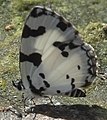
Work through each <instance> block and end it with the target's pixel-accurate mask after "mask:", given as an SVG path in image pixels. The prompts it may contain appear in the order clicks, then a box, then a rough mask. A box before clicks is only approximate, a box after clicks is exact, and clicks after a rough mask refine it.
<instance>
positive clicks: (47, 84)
mask: <svg viewBox="0 0 107 120" xmlns="http://www.w3.org/2000/svg"><path fill="white" fill-rule="evenodd" d="M43 82H44V84H45V86H46V87H47V88H49V87H50V84H49V83H48V82H47V81H45V80H44V81H43Z"/></svg>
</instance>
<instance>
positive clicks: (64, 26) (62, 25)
mask: <svg viewBox="0 0 107 120" xmlns="http://www.w3.org/2000/svg"><path fill="white" fill-rule="evenodd" d="M59 20H60V21H59V23H58V24H57V27H58V28H60V29H61V30H62V31H63V32H64V31H65V30H66V29H67V28H68V27H71V26H72V25H71V23H69V22H66V21H65V20H64V18H63V17H61V16H59Z"/></svg>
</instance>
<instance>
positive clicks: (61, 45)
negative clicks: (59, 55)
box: [53, 41, 68, 51]
mask: <svg viewBox="0 0 107 120" xmlns="http://www.w3.org/2000/svg"><path fill="white" fill-rule="evenodd" d="M67 45H68V43H63V42H59V41H56V42H54V43H53V46H54V47H57V48H59V49H60V50H61V51H63V50H64V49H65V47H66V46H67Z"/></svg>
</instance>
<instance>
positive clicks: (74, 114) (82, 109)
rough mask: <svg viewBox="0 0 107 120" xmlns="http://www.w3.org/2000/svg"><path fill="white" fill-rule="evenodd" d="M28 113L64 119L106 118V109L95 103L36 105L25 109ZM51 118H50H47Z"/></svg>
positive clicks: (98, 119)
mask: <svg viewBox="0 0 107 120" xmlns="http://www.w3.org/2000/svg"><path fill="white" fill-rule="evenodd" d="M27 112H28V113H36V115H38V114H42V115H44V116H48V117H51V118H54V119H65V120H107V109H104V108H102V107H99V106H97V105H93V106H88V105H81V104H78V105H57V106H52V105H47V104H42V105H36V106H35V107H31V108H30V109H28V110H27ZM49 120H51V119H49Z"/></svg>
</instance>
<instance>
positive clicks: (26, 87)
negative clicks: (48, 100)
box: [13, 6, 97, 98]
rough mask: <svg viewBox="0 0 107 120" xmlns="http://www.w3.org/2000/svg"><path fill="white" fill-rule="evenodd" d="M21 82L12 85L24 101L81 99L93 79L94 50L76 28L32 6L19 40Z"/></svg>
mask: <svg viewBox="0 0 107 120" xmlns="http://www.w3.org/2000/svg"><path fill="white" fill-rule="evenodd" d="M19 60H20V72H21V81H19V82H18V83H17V84H15V83H14V82H13V85H14V86H15V87H17V88H18V89H19V90H23V91H24V92H25V93H27V95H28V97H31V98H33V97H36V96H46V95H52V96H53V95H58V96H69V97H85V96H86V92H85V90H84V88H85V87H87V86H89V85H91V83H92V82H93V81H94V80H95V78H96V76H97V56H96V54H95V52H94V48H93V47H92V46H91V45H90V44H87V43H86V42H84V41H83V40H82V38H81V37H80V35H79V32H78V31H77V30H76V28H75V27H74V26H73V25H72V24H71V23H70V22H68V21H67V20H66V19H65V18H64V17H62V16H61V15H59V14H58V13H56V12H54V11H52V10H51V9H50V8H46V7H42V6H35V7H34V8H33V9H32V10H31V12H30V14H29V15H28V17H27V19H26V21H25V24H24V28H23V32H22V37H21V47H20V58H19Z"/></svg>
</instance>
